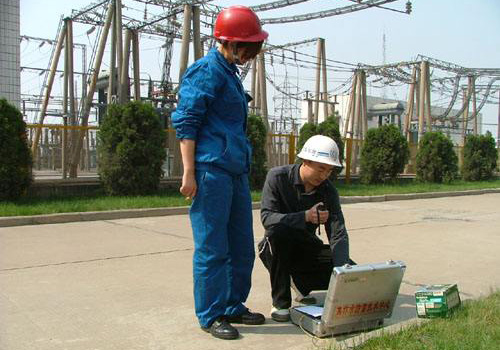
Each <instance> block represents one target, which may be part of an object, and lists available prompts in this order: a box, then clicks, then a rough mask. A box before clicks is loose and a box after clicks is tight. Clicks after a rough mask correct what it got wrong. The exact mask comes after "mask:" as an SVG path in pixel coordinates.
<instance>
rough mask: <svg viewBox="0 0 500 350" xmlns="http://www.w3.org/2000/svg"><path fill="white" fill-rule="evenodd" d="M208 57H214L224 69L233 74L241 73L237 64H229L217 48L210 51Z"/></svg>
mask: <svg viewBox="0 0 500 350" xmlns="http://www.w3.org/2000/svg"><path fill="white" fill-rule="evenodd" d="M207 55H213V56H214V58H215V60H216V61H217V62H219V63H220V64H221V65H222V66H223V67H224V68H226V69H227V70H228V71H229V72H231V73H233V74H239V73H240V71H239V69H238V67H237V66H236V64H234V63H229V62H228V61H227V60H226V58H225V57H224V56H223V55H222V54H221V53H220V52H219V50H217V48H215V47H214V48H212V49H210V51H208V54H207Z"/></svg>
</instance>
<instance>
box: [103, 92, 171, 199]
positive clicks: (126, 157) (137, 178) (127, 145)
mask: <svg viewBox="0 0 500 350" xmlns="http://www.w3.org/2000/svg"><path fill="white" fill-rule="evenodd" d="M97 137H98V147H97V151H98V153H99V176H100V178H101V181H102V184H103V187H104V189H105V191H106V192H107V193H108V194H111V195H143V194H149V193H152V192H154V191H156V190H157V189H158V187H159V183H160V178H161V176H162V175H163V171H162V164H163V161H164V159H165V148H164V142H165V139H166V134H165V131H164V130H163V129H162V127H161V124H160V119H159V117H158V115H157V114H156V113H155V111H154V109H153V107H152V106H151V105H149V104H146V103H142V102H137V101H132V102H129V103H127V104H125V105H115V104H113V105H110V106H108V109H107V111H106V116H105V117H104V120H103V122H102V123H101V125H100V128H99V132H98V134H97Z"/></svg>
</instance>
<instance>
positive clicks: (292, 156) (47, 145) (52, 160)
mask: <svg viewBox="0 0 500 350" xmlns="http://www.w3.org/2000/svg"><path fill="white" fill-rule="evenodd" d="M27 127H28V136H29V140H31V137H32V136H33V132H34V130H35V129H36V128H42V137H41V139H40V145H39V147H38V152H39V154H38V155H37V157H36V158H37V163H36V164H35V168H38V169H44V168H45V169H58V168H62V159H61V158H62V147H63V142H62V141H63V140H62V135H63V131H64V130H87V131H88V133H87V134H86V139H85V141H84V147H83V150H82V159H83V160H82V164H81V166H80V168H81V169H84V170H92V169H96V167H97V152H96V143H97V141H96V140H97V137H96V133H97V130H98V127H97V126H85V127H84V126H70V125H68V126H64V125H57V124H43V125H41V124H28V125H27ZM165 131H166V132H167V139H166V140H165V152H166V154H165V164H164V172H165V176H166V177H178V176H182V161H181V156H180V148H179V142H178V140H177V139H176V137H175V130H174V129H171V128H169V129H166V130H165ZM297 142H298V137H297V135H294V134H269V135H268V147H267V148H266V152H267V159H268V162H267V167H268V168H272V167H274V166H278V165H285V164H292V163H295V160H296V156H297ZM362 145H363V140H353V139H344V154H345V157H344V171H343V174H344V175H345V177H346V182H348V183H349V182H350V180H351V176H352V175H357V174H359V169H360V167H359V160H360V153H361V152H360V150H361V147H362ZM409 146H410V159H409V162H408V164H407V165H406V167H405V174H414V173H415V163H416V155H417V145H416V144H410V145H409ZM498 151H499V153H500V149H499V150H498ZM455 152H456V153H457V155H458V157H459V163H460V165H461V164H462V159H463V157H462V153H463V152H462V147H458V146H457V147H455ZM499 158H500V157H499ZM499 160H500V159H499Z"/></svg>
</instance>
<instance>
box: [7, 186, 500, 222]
mask: <svg viewBox="0 0 500 350" xmlns="http://www.w3.org/2000/svg"><path fill="white" fill-rule="evenodd" d="M335 186H336V187H337V188H338V190H339V193H340V195H341V196H374V195H383V194H395V193H421V192H439V191H463V190H474V189H484V188H500V179H496V180H491V181H477V182H465V181H455V182H453V183H451V184H424V183H415V182H412V181H406V182H401V183H396V184H384V185H363V184H359V183H354V184H351V185H346V184H344V183H340V182H338V183H335ZM260 196H261V193H260V191H253V192H252V200H253V201H260ZM190 204H191V201H187V200H185V199H184V197H183V196H181V194H180V193H179V192H178V191H177V190H162V191H160V192H158V194H155V195H150V196H132V197H130V196H113V197H111V196H106V195H103V194H100V195H88V196H80V197H63V196H55V197H49V198H23V199H20V200H18V201H15V202H6V201H0V216H27V215H41V214H55V213H70V212H86V211H104V210H117V209H141V208H165V207H180V206H187V205H190Z"/></svg>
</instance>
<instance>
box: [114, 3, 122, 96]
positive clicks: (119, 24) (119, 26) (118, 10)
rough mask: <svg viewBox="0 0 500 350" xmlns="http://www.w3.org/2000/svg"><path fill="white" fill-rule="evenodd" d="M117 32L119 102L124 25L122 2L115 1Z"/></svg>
mask: <svg viewBox="0 0 500 350" xmlns="http://www.w3.org/2000/svg"><path fill="white" fill-rule="evenodd" d="M115 1H116V3H115V21H114V22H115V32H116V72H117V73H116V86H117V87H118V88H117V92H116V93H117V95H118V101H120V100H121V99H120V93H121V72H122V65H123V24H122V0H115Z"/></svg>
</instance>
